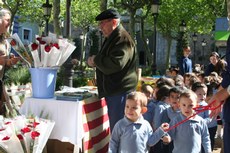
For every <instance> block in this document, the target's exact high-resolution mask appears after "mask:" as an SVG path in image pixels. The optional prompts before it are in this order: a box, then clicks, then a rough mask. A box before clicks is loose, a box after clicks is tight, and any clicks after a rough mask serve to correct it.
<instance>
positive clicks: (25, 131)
mask: <svg viewBox="0 0 230 153" xmlns="http://www.w3.org/2000/svg"><path fill="white" fill-rule="evenodd" d="M30 131H31V129H30V128H29V127H25V128H23V129H21V132H22V133H23V134H25V133H28V132H30Z"/></svg>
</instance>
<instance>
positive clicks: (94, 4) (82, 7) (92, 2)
mask: <svg viewBox="0 0 230 153" xmlns="http://www.w3.org/2000/svg"><path fill="white" fill-rule="evenodd" d="M99 5H100V1H98V0H80V1H72V7H71V14H72V18H71V20H72V24H73V25H75V26H77V27H79V28H81V29H83V30H84V31H86V30H87V28H88V27H89V26H90V25H94V26H96V21H95V17H96V15H97V14H99V13H100V6H99ZM63 12H65V11H63Z"/></svg>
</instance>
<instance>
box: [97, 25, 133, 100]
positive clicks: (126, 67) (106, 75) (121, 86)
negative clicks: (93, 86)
mask: <svg viewBox="0 0 230 153" xmlns="http://www.w3.org/2000/svg"><path fill="white" fill-rule="evenodd" d="M136 62H137V52H136V47H135V43H134V41H133V40H132V38H131V36H130V35H129V34H128V32H127V31H126V30H125V29H124V28H123V27H122V26H121V25H119V26H118V27H117V28H116V29H115V30H114V31H113V32H112V33H111V35H110V36H109V37H108V38H107V39H106V40H105V41H104V43H103V46H102V48H101V50H100V52H99V53H98V54H97V55H96V57H95V58H94V63H95V64H96V74H97V87H98V93H99V97H107V96H114V95H117V94H121V93H125V92H130V91H134V90H135V88H136V85H137V71H136V64H137V63H136Z"/></svg>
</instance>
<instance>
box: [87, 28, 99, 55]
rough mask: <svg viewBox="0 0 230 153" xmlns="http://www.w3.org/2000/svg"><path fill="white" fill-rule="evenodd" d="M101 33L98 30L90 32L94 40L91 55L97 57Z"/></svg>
mask: <svg viewBox="0 0 230 153" xmlns="http://www.w3.org/2000/svg"><path fill="white" fill-rule="evenodd" d="M98 32H99V31H98V30H97V29H93V30H91V31H90V34H89V37H90V38H91V40H92V44H91V46H90V51H89V52H90V53H89V54H90V55H96V54H97V53H98V52H99V41H100V40H99V39H100V38H99V36H98V35H97V33H98Z"/></svg>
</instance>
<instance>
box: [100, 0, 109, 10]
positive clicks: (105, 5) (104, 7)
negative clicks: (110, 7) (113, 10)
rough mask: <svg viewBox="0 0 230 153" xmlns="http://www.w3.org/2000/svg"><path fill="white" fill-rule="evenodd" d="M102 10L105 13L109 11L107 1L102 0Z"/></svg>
mask: <svg viewBox="0 0 230 153" xmlns="http://www.w3.org/2000/svg"><path fill="white" fill-rule="evenodd" d="M100 9H101V11H104V10H106V9H107V0H101V4H100Z"/></svg>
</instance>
